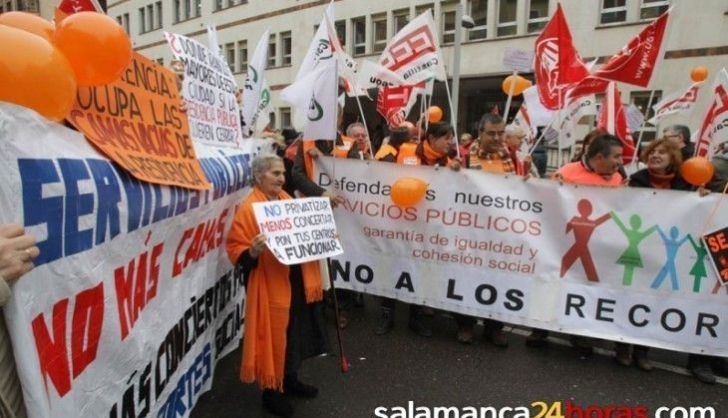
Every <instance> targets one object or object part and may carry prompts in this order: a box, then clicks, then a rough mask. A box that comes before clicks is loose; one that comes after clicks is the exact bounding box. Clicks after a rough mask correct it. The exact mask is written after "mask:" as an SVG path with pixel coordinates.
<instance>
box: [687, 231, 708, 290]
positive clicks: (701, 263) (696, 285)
mask: <svg viewBox="0 0 728 418" xmlns="http://www.w3.org/2000/svg"><path fill="white" fill-rule="evenodd" d="M688 240H689V241H690V245H692V246H693V250H695V256H696V259H695V264H693V267H692V268H691V269H690V275H691V276H693V292H695V293H700V281H701V280H702V279H703V278H704V277H708V272H707V271H706V269H705V257H706V256H707V255H708V250H707V249H705V244H703V240H698V241H697V242H696V241H695V240H694V239H693V237H692V236H691V235H690V234H688Z"/></svg>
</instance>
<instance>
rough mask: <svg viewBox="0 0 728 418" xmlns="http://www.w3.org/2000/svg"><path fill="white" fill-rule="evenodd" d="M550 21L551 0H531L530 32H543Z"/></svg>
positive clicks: (529, 11) (528, 27) (529, 10)
mask: <svg viewBox="0 0 728 418" xmlns="http://www.w3.org/2000/svg"><path fill="white" fill-rule="evenodd" d="M548 21H549V0H531V1H530V4H529V9H528V26H527V31H528V33H533V32H541V30H542V29H543V27H544V26H546V23H547V22H548Z"/></svg>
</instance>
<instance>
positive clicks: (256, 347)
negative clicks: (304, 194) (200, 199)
mask: <svg viewBox="0 0 728 418" xmlns="http://www.w3.org/2000/svg"><path fill="white" fill-rule="evenodd" d="M252 171H253V180H254V186H253V190H252V191H251V192H250V194H249V195H248V196H247V197H246V198H245V200H244V201H243V203H242V204H241V205H240V208H239V209H238V211H237V213H236V214H235V219H233V225H232V227H231V230H230V233H229V234H228V240H227V252H228V256H229V257H230V260H231V262H232V263H233V264H237V265H240V266H242V268H243V274H244V275H245V279H246V280H245V282H246V295H247V297H246V303H245V335H244V337H243V359H242V363H241V366H240V378H241V380H242V381H243V382H249V383H250V382H254V381H255V382H257V383H258V386H260V387H261V389H263V396H262V400H263V406H264V407H265V408H266V409H267V410H269V411H270V412H271V413H273V414H275V415H278V416H284V417H290V416H291V415H292V414H293V406H292V405H291V403H290V401H289V399H288V396H289V395H293V396H301V397H307V398H313V397H315V396H316V395H317V394H318V389H317V388H315V387H313V386H310V385H306V384H304V383H302V382H301V381H299V380H298V376H297V371H298V368H299V366H300V364H301V361H302V360H304V359H306V358H309V357H313V356H317V355H320V354H323V353H325V352H327V346H328V339H327V336H326V331H325V328H324V322H323V315H322V311H321V305H320V301H321V299H322V296H323V291H322V289H321V272H320V270H319V265H318V262H308V263H302V264H299V265H292V266H286V265H284V264H281V263H280V262H278V260H277V259H276V258H275V256H274V255H273V254H272V253H271V252H270V250H268V248H267V247H266V245H265V243H266V237H265V235H263V234H261V233H260V230H259V229H258V224H257V222H256V221H255V216H254V212H253V203H256V202H266V201H271V200H286V199H291V196H289V195H288V194H287V193H286V192H285V191H283V184H284V183H285V168H284V166H283V160H282V159H281V158H280V157H278V156H277V155H273V154H267V155H262V156H259V157H257V158H256V159H255V160H253V163H252Z"/></svg>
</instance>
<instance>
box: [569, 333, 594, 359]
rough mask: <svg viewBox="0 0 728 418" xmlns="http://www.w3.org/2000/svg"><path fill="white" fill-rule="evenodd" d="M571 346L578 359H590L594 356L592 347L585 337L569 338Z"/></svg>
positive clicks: (575, 336)
mask: <svg viewBox="0 0 728 418" xmlns="http://www.w3.org/2000/svg"><path fill="white" fill-rule="evenodd" d="M571 346H572V347H574V349H575V350H576V352H577V353H578V354H579V356H580V357H591V355H592V354H594V347H593V346H592V345H591V342H590V341H589V339H588V338H586V337H581V336H578V335H574V336H572V337H571Z"/></svg>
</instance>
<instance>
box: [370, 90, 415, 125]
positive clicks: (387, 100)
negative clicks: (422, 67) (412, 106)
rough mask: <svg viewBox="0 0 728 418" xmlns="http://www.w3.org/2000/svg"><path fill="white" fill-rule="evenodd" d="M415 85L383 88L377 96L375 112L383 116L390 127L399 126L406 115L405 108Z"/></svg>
mask: <svg viewBox="0 0 728 418" xmlns="http://www.w3.org/2000/svg"><path fill="white" fill-rule="evenodd" d="M415 87H417V86H415V85H407V84H405V85H401V86H384V87H382V88H380V89H379V95H378V96H377V112H379V114H380V115H382V116H384V118H385V119H386V120H387V123H388V124H389V126H391V127H396V126H399V125H400V124H401V123H402V122H404V119H405V117H406V116H407V115H405V108H406V107H407V104H408V103H409V101H410V95H411V94H412V90H413V89H414V88H415Z"/></svg>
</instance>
